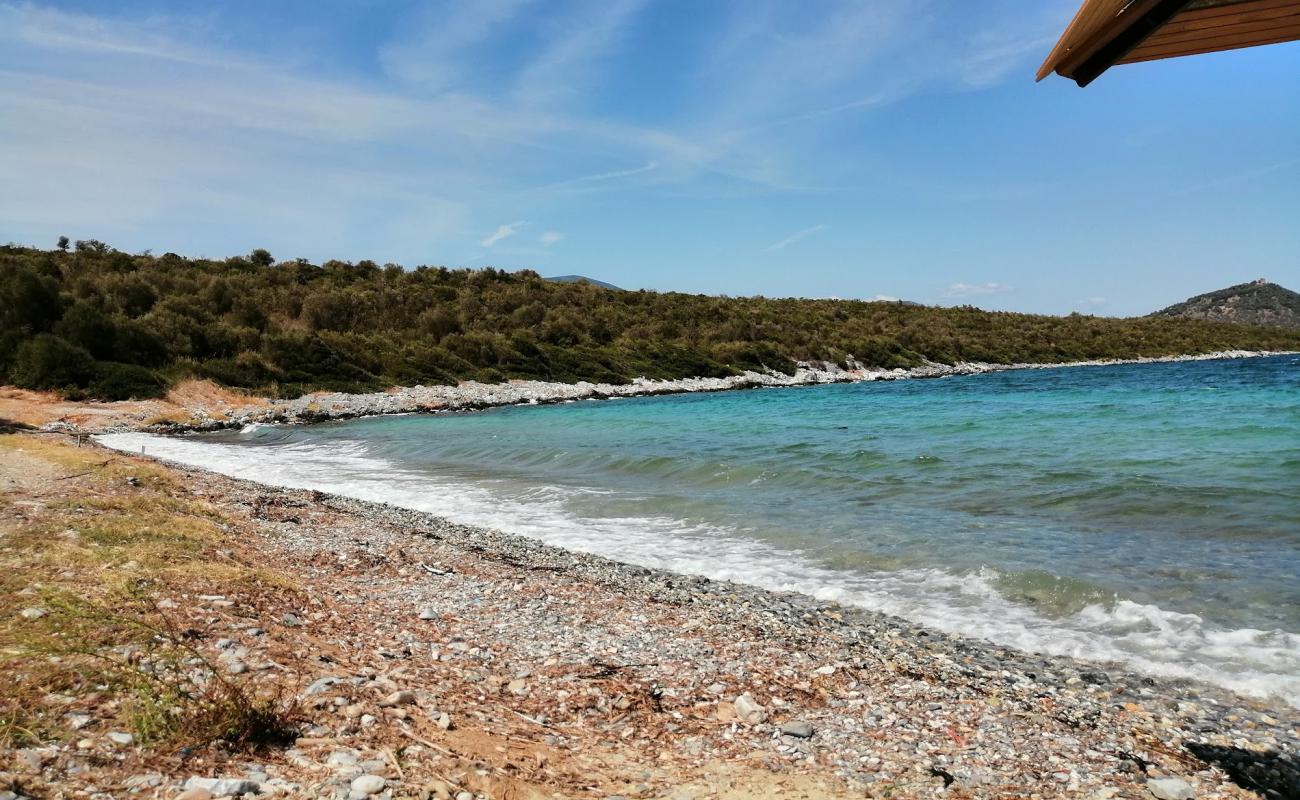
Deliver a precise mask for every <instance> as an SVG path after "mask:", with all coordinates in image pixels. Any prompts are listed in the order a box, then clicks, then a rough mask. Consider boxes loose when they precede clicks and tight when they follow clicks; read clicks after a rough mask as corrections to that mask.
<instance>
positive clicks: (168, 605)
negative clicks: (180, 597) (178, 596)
mask: <svg viewBox="0 0 1300 800" xmlns="http://www.w3.org/2000/svg"><path fill="white" fill-rule="evenodd" d="M155 605H156V607H157V608H158V609H159V610H160V611H170V610H171V609H173V608H180V607H181V604H180V603H178V602H176V601H175V600H172V599H170V598H167V597H164V598H163V599H161V600H159V601H158V602H157V603H156V604H155Z"/></svg>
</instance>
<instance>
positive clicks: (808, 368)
mask: <svg viewBox="0 0 1300 800" xmlns="http://www.w3.org/2000/svg"><path fill="white" fill-rule="evenodd" d="M1287 354H1288V353H1282V352H1264V351H1250V350H1231V351H1223V352H1215V353H1203V354H1198V355H1182V356H1163V357H1158V358H1138V359H1127V360H1100V361H1076V362H1070V363H1064V364H987V363H980V362H962V363H958V364H953V365H948V364H935V363H931V364H925V365H923V366H919V367H912V368H909V369H904V368H901V367H900V368H897V369H876V368H869V367H865V366H862V365H859V364H857V363H856V362H852V361H850V363H849V368H848V369H844V368H842V367H840V366H838V365H836V364H833V363H810V362H801V363H800V364H799V365H798V369H797V370H796V371H795V372H794V374H785V373H781V372H775V371H769V372H753V371H747V372H744V373H741V374H739V375H733V376H730V377H725V378H680V379H676V380H649V379H646V378H638V379H637V380H634V381H632V382H631V383H626V384H610V383H587V382H580V383H572V384H570V383H555V382H549V381H526V380H516V381H510V382H508V383H500V384H485V383H478V382H475V381H467V382H465V383H461V384H460V385H458V386H409V387H401V388H395V389H392V390H389V391H384V392H371V393H366V394H349V393H344V392H333V393H323V392H318V393H314V394H309V395H304V396H302V397H299V398H295V399H293V400H278V399H272V400H267V401H265V402H264V403H261V404H258V405H255V406H248V407H244V408H238V409H233V410H232V409H213V408H205V407H201V406H199V407H191V408H188V409H187V410H188V411H189V412H190V414H191V415H192V416H191V418H190V419H187V420H175V421H167V422H162V423H148V422H147V421H145V420H142V424H140V425H138V426H127V427H135V428H137V429H143V430H148V431H152V432H160V433H182V432H187V431H205V430H219V429H223V428H233V427H243V426H245V425H251V424H306V423H313V422H324V421H328V420H341V419H353V418H357V417H369V416H379V415H384V414H413V413H431V412H445V411H473V410H481V409H486V408H493V407H497V406H509V405H520V404H539V405H540V404H551V403H566V402H573V401H578V400H609V399H615V398H625V397H646V396H652V395H664V394H684V393H693V392H723V391H735V390H740V389H759V388H781V387H798V386H816V385H822V384H829V383H863V382H871V381H895V380H922V379H932V378H947V377H953V376H959V375H981V374H985V373H989V372H1004V371H1007V370H1024V369H1058V368H1063V367H1090V366H1112V365H1117V364H1155V363H1169V362H1180V361H1208V360H1214V359H1225V358H1259V357H1264V356H1274V355H1287ZM49 427H50V429H55V430H57V429H59V423H54V424H53V425H51V426H49ZM65 427H66V426H65Z"/></svg>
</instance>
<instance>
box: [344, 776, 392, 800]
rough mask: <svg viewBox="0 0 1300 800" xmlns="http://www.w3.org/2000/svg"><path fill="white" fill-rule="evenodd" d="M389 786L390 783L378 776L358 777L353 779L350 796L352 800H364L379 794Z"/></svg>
mask: <svg viewBox="0 0 1300 800" xmlns="http://www.w3.org/2000/svg"><path fill="white" fill-rule="evenodd" d="M387 785H388V781H386V780H384V779H383V778H381V777H380V776H378V775H358V776H357V777H355V778H353V779H352V784H351V786H350V789H351V792H350V794H349V795H348V796H349V797H350V798H352V800H362V798H366V797H369V796H370V795H372V794H379V793H380V792H382V791H383V790H384V787H385V786H387Z"/></svg>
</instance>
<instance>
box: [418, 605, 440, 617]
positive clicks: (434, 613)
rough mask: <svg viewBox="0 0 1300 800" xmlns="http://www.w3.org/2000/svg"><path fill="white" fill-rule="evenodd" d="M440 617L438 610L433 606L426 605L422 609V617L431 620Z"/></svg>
mask: <svg viewBox="0 0 1300 800" xmlns="http://www.w3.org/2000/svg"><path fill="white" fill-rule="evenodd" d="M437 618H438V610H437V609H435V608H434V607H433V606H426V607H424V608H422V609H420V619H423V620H430V619H437Z"/></svg>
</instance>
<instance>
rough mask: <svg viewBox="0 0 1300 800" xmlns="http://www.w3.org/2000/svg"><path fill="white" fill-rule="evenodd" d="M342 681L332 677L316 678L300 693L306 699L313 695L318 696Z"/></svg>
mask: <svg viewBox="0 0 1300 800" xmlns="http://www.w3.org/2000/svg"><path fill="white" fill-rule="evenodd" d="M342 680H343V679H342V678H336V677H334V676H332V675H330V676H326V677H324V678H317V679H316V680H314V681H312V683H311V685H310V686H308V687H307V688H306V689H303V690H302V693H303V695H305V696H308V697H310V696H311V695H314V694H320V693H321V692H323V691H325V690H326V689H328V688H330V687H331V686H333V685H334V684H336V683H339V682H340V681H342Z"/></svg>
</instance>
